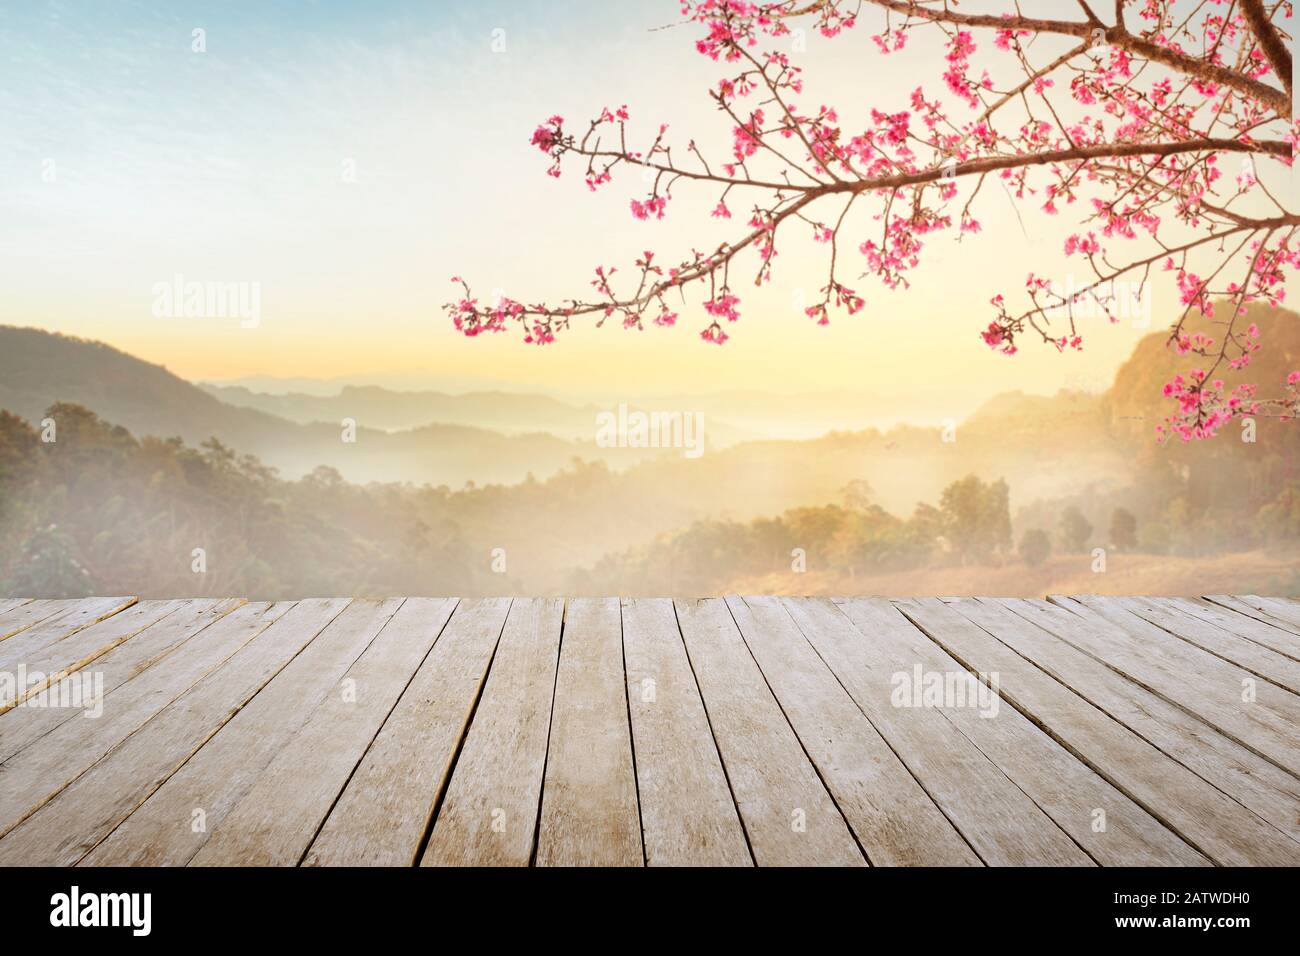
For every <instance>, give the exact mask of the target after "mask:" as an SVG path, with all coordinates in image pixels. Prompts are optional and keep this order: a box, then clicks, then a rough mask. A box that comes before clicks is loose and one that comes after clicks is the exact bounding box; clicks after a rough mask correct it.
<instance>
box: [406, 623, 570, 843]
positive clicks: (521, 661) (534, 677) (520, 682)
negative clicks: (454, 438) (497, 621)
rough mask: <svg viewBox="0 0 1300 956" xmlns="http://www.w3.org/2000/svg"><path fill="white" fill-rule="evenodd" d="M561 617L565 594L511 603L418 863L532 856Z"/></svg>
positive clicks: (561, 624)
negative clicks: (436, 815) (472, 714)
mask: <svg viewBox="0 0 1300 956" xmlns="http://www.w3.org/2000/svg"><path fill="white" fill-rule="evenodd" d="M563 624H564V601H563V600H560V599H544V598H518V599H516V600H515V601H514V602H513V603H511V605H510V614H509V616H508V617H507V618H506V624H505V630H504V631H503V632H502V634H501V641H500V643H499V644H498V646H497V650H496V655H495V656H494V657H493V658H492V669H491V671H490V672H489V674H488V677H487V683H486V684H485V685H484V687H483V694H482V696H481V698H480V699H479V703H478V707H477V708H476V709H475V711H474V720H473V722H472V723H471V724H470V727H469V732H468V733H467V734H466V737H465V744H464V747H463V748H462V749H461V753H460V756H459V757H458V758H457V760H456V771H455V773H454V774H453V775H452V777H451V781H450V782H449V783H448V785H447V791H446V795H445V797H444V798H443V802H442V807H441V809H440V810H439V812H438V819H437V821H436V822H435V823H434V826H433V833H432V834H431V835H430V837H429V844H428V846H427V847H426V849H425V852H424V856H423V857H422V859H421V863H422V864H423V865H425V866H527V865H528V864H529V863H530V862H531V860H532V857H533V849H534V846H535V837H536V834H537V814H538V810H539V808H540V806H541V798H542V775H543V773H544V772H545V769H546V744H547V739H548V738H549V736H550V730H551V704H552V701H553V699H554V694H555V670H556V666H557V663H558V661H559V657H560V630H561V628H562V626H563Z"/></svg>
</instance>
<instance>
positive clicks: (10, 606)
mask: <svg viewBox="0 0 1300 956" xmlns="http://www.w3.org/2000/svg"><path fill="white" fill-rule="evenodd" d="M31 601H32V599H31V598H0V622H3V621H4V616H5V615H6V614H8V613H9V612H10V611H12V610H14V609H15V608H19V607H22V606H23V605H24V604H30V603H31ZM0 635H4V637H7V636H8V635H7V634H4V630H3V624H0ZM4 637H0V640H4Z"/></svg>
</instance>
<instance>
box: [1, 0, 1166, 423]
mask: <svg viewBox="0 0 1300 956" xmlns="http://www.w3.org/2000/svg"><path fill="white" fill-rule="evenodd" d="M1022 6H1024V7H1025V9H1026V10H1027V11H1028V12H1042V11H1043V10H1045V9H1046V8H1047V7H1060V8H1061V9H1062V10H1070V11H1073V10H1075V9H1076V7H1075V5H1074V4H1061V3H1052V4H1044V3H1038V4H1033V3H1030V4H1027V5H1024V4H1022ZM964 8H965V7H964ZM676 17H677V3H676V0H636V2H633V0H619V2H612V0H569V2H566V3H563V4H556V3H555V2H554V0H511V2H482V0H475V2H469V0H466V2H443V3H434V2H428V0H420V2H416V0H369V2H365V3H345V2H293V3H291V2H273V0H240V2H222V3H194V2H185V0H166V2H163V0H156V2H133V3H129V2H106V0H99V2H95V0H86V2H36V0H32V2H27V3H23V4H15V5H11V7H10V8H9V9H7V10H6V13H5V16H4V20H3V22H2V23H0V115H2V116H4V118H5V127H4V134H3V135H4V139H5V146H6V148H5V149H4V150H2V151H0V182H2V185H0V219H2V220H3V222H4V227H3V230H0V284H2V285H3V288H4V290H5V294H4V296H3V300H2V301H0V322H7V323H14V324H21V325H38V326H42V327H45V328H49V329H54V330H58V331H63V332H68V333H73V334H77V335H83V336H88V337H93V338H98V339H103V340H106V341H108V342H110V343H111V344H113V345H116V346H118V347H120V348H123V349H125V350H127V351H129V352H131V353H133V354H136V355H139V356H141V357H143V358H146V359H149V360H151V361H156V362H161V363H163V364H165V365H166V366H168V367H169V368H170V369H172V370H173V371H175V372H177V373H179V374H181V375H184V376H186V377H190V378H207V379H217V378H231V377H237V376H243V375H252V374H260V375H276V376H312V377H317V376H318V377H332V376H346V375H360V374H367V373H377V372H380V373H398V372H411V371H415V370H428V371H430V372H433V373H436V374H438V375H443V376H449V377H454V378H455V379H456V380H457V381H462V380H464V379H467V378H481V379H484V380H492V381H498V382H507V383H513V384H516V385H533V384H539V385H545V386H548V387H550V388H553V389H557V390H564V391H578V392H588V393H590V392H599V391H606V392H609V393H611V394H613V393H617V392H619V391H622V390H626V391H634V392H642V393H644V392H656V391H658V392H665V391H708V390H713V389H716V388H730V387H764V388H769V389H774V390H781V391H795V390H817V389H823V388H839V387H845V388H863V389H867V390H870V391H880V390H890V391H895V392H898V393H901V394H903V395H917V396H923V395H927V396H933V394H934V393H935V391H936V390H940V391H942V392H944V393H945V394H950V395H951V396H952V401H953V403H954V412H960V411H962V410H964V409H965V408H966V407H968V406H969V404H970V403H971V402H972V401H974V400H976V399H977V398H978V397H980V396H984V395H988V394H992V393H994V392H997V391H1002V390H1006V389H1011V388H1021V389H1025V390H1033V391H1054V390H1055V389H1056V388H1057V387H1060V386H1061V385H1072V386H1075V387H1080V386H1082V387H1091V388H1102V387H1104V386H1105V385H1106V384H1107V383H1108V381H1109V379H1110V376H1111V374H1112V373H1113V371H1114V368H1115V366H1116V365H1117V363H1118V362H1119V361H1121V360H1122V358H1123V357H1125V356H1126V355H1127V354H1128V352H1129V351H1130V349H1131V348H1132V345H1133V342H1134V341H1135V340H1136V338H1137V337H1139V336H1140V335H1142V334H1144V332H1145V331H1147V330H1143V329H1138V328H1133V327H1130V326H1128V325H1121V326H1117V327H1105V328H1096V329H1085V330H1084V332H1085V335H1086V338H1087V347H1086V349H1085V351H1084V353H1083V354H1081V355H1068V356H1065V357H1062V356H1058V355H1057V354H1056V353H1055V351H1054V350H1050V349H1044V348H1041V347H1037V346H1030V347H1027V348H1026V349H1024V350H1023V352H1022V355H1021V356H1019V357H1018V358H1016V359H1012V360H1008V359H1005V358H1002V357H1000V356H997V355H994V354H992V353H990V351H989V350H988V349H987V348H986V347H985V346H984V345H983V344H982V343H981V342H980V341H979V339H978V338H977V332H978V331H979V330H980V329H981V328H982V327H983V326H984V325H986V324H987V322H988V321H989V319H990V318H991V317H992V315H991V310H990V308H989V306H988V305H987V302H988V299H989V298H990V297H991V296H992V295H993V294H994V293H996V292H998V291H1015V290H1017V289H1019V288H1020V287H1021V285H1022V283H1023V281H1024V277H1025V274H1026V273H1027V272H1029V271H1031V270H1033V271H1036V272H1040V273H1042V274H1047V275H1054V276H1056V277H1058V278H1059V279H1060V281H1062V282H1066V281H1069V280H1070V275H1069V272H1068V271H1067V267H1066V266H1065V265H1064V264H1063V262H1062V260H1061V259H1060V257H1059V256H1058V254H1057V250H1059V249H1060V245H1061V239H1062V237H1063V236H1064V235H1065V233H1066V232H1067V231H1068V227H1069V226H1071V225H1072V223H1071V222H1069V221H1052V220H1049V219H1047V218H1046V217H1044V216H1042V215H1040V214H1038V213H1037V211H1036V210H1035V209H1033V208H1030V209H1028V210H1026V211H1025V213H1024V218H1023V223H1022V222H1021V221H1020V220H1019V219H1018V218H1017V216H1016V215H1015V214H1014V213H1013V212H1012V206H1011V203H1010V200H1009V197H1008V196H1007V195H1006V194H1005V193H1004V192H1002V191H1001V190H1000V187H996V186H995V187H993V188H986V190H985V192H984V194H983V195H982V197H981V205H977V207H976V214H977V215H978V217H979V218H980V219H981V220H982V221H983V222H984V227H985V232H984V233H983V235H982V236H979V237H975V238H974V239H968V240H966V241H965V242H963V243H962V244H961V245H957V244H955V243H954V242H953V238H954V235H952V234H950V235H941V236H938V237H936V238H935V239H934V240H933V245H932V248H931V251H930V254H929V255H928V258H927V264H926V265H925V266H924V267H923V268H922V269H921V270H919V271H918V272H916V273H915V274H914V275H913V288H912V289H911V290H910V291H908V292H901V291H900V292H891V291H889V290H887V289H884V288H882V287H880V286H879V285H877V284H875V283H874V282H872V281H871V280H863V281H862V282H861V283H860V289H861V290H862V291H863V292H864V293H865V295H866V299H867V308H866V309H865V310H864V311H863V312H862V313H860V314H859V315H858V316H857V317H855V318H851V319H850V318H845V317H837V318H836V319H835V320H834V322H833V324H832V325H831V326H830V327H828V328H818V327H816V326H815V325H813V323H812V322H810V321H809V320H808V319H807V318H806V317H804V316H803V315H802V313H801V312H800V311H799V310H798V309H797V308H796V303H797V301H798V290H800V289H801V288H802V289H806V290H807V295H809V296H810V297H811V296H812V295H814V294H815V289H816V288H817V287H818V286H820V285H822V284H823V282H824V281H825V280H824V277H825V272H824V267H823V266H822V265H821V263H822V261H823V260H822V256H823V255H824V252H825V247H822V246H816V247H815V246H813V244H812V243H810V242H809V241H807V238H806V236H805V235H803V234H802V233H799V232H798V230H792V231H791V234H790V235H789V236H788V237H787V238H786V240H785V242H786V244H785V247H784V249H783V252H782V255H781V257H780V260H779V261H780V265H781V268H780V269H779V270H778V272H777V276H776V278H775V280H774V282H773V283H772V285H771V287H770V288H768V289H764V290H761V291H759V290H755V289H754V288H753V287H752V286H751V285H748V284H747V283H746V282H735V281H734V280H733V285H734V286H735V287H736V291H737V292H738V294H740V295H741V297H742V299H743V300H744V304H745V308H744V312H745V315H744V318H743V319H742V321H741V322H740V323H739V324H738V325H737V326H736V327H734V328H732V329H730V330H729V331H731V332H732V333H733V339H732V341H731V342H729V343H728V344H727V345H726V346H724V347H722V348H718V347H716V346H711V345H707V344H705V343H703V342H701V341H700V340H699V338H698V336H697V332H698V330H699V329H700V328H702V327H703V325H704V324H706V323H705V322H704V321H703V320H702V318H701V316H700V312H699V310H698V308H697V307H687V308H686V309H684V310H683V318H682V321H681V324H680V325H679V327H678V328H677V329H674V330H668V331H662V330H654V331H646V332H643V333H633V332H625V331H623V330H622V329H620V328H616V327H609V328H605V329H602V330H597V329H593V328H583V329H580V330H578V331H575V332H573V333H570V334H569V335H568V336H567V338H566V340H564V341H562V342H561V343H559V344H557V345H555V346H553V347H551V348H549V349H536V348H530V347H526V346H524V345H522V344H521V343H520V341H519V337H518V336H517V335H516V334H514V333H513V332H512V333H511V334H509V335H501V336H495V337H491V338H490V340H478V341H467V340H464V339H462V338H461V337H460V336H458V335H457V334H456V333H455V331H454V330H453V329H452V328H451V327H450V324H449V322H448V321H447V319H446V318H445V316H444V315H443V313H442V312H441V310H440V308H439V306H440V304H441V303H443V302H444V301H446V300H447V299H448V298H450V297H452V296H453V295H454V294H455V289H454V287H452V286H451V285H450V283H449V282H448V279H449V278H450V277H451V276H452V275H454V274H461V275H464V276H466V277H467V278H469V279H470V280H471V281H472V282H473V283H474V284H475V286H476V288H477V289H478V290H479V291H480V293H481V294H482V295H483V296H484V297H487V296H489V295H490V294H491V292H492V290H493V289H501V290H504V292H505V293H506V294H509V295H511V296H514V297H516V298H521V299H526V300H529V301H533V300H536V299H538V298H543V297H559V296H563V295H565V294H571V293H574V292H585V291H586V289H587V283H588V281H589V279H590V277H591V270H592V267H593V266H595V265H596V264H598V263H605V264H612V265H620V266H622V265H627V264H629V263H630V261H631V260H632V258H634V257H635V255H636V254H637V253H639V252H640V251H641V250H642V249H655V250H656V251H658V253H659V254H660V255H661V257H669V256H672V257H676V256H677V255H678V254H680V253H682V252H683V251H684V250H686V249H689V248H690V247H691V246H692V245H699V246H700V247H702V248H703V247H706V246H707V245H711V244H716V243H717V242H718V241H720V240H721V239H722V238H724V237H725V236H726V235H728V232H727V231H726V230H725V229H724V228H722V226H720V225H719V224H717V223H713V222H711V221H709V220H708V217H707V210H708V209H709V208H711V207H712V204H713V202H714V201H715V200H716V193H714V192H707V193H696V192H692V191H691V190H688V189H685V188H682V189H679V190H678V198H675V200H674V202H673V204H672V205H671V206H670V214H669V217H668V219H667V220H666V221H665V222H663V223H652V224H646V223H638V222H634V221H633V220H632V218H631V216H630V215H629V213H628V209H627V202H628V197H629V196H630V195H633V194H635V193H636V192H637V191H638V190H644V186H642V184H641V183H640V182H639V181H638V177H635V176H632V177H626V176H625V177H624V182H623V183H621V184H620V183H616V184H615V187H614V188H612V189H610V190H608V191H606V192H602V193H600V194H598V195H595V196H593V195H590V194H589V193H588V192H587V190H586V189H585V187H584V186H583V185H582V183H581V180H580V178H579V177H578V176H576V175H573V174H569V175H566V176H565V177H564V178H562V179H560V180H558V181H557V180H554V179H551V178H549V177H547V176H546V175H545V174H544V170H545V160H544V157H542V155H541V154H540V153H539V152H537V150H536V149H534V148H533V147H531V146H529V144H528V139H529V136H530V134H531V132H532V130H533V128H534V127H535V126H536V125H537V123H538V122H539V121H540V120H543V119H545V118H546V117H547V116H549V115H551V114H553V113H560V114H562V115H564V116H565V117H566V118H568V119H570V120H571V121H573V122H575V123H580V122H585V120H586V119H587V118H589V117H590V116H592V115H594V114H595V113H597V112H599V110H600V108H601V107H603V106H606V105H611V106H617V105H619V104H623V103H626V104H628V105H629V106H630V107H631V109H632V112H633V119H634V121H640V122H639V125H637V126H636V129H638V130H643V131H645V132H646V134H650V133H651V132H652V131H653V130H654V129H655V128H657V125H658V123H659V122H661V121H666V122H669V123H670V124H671V130H672V134H673V135H674V136H675V137H676V140H675V141H676V142H678V143H679V144H684V143H685V141H686V140H688V139H689V138H691V137H695V138H697V139H698V140H699V141H700V142H701V143H702V144H706V145H713V146H716V147H718V149H717V150H716V151H715V153H714V155H717V156H720V155H721V153H722V152H723V151H724V150H725V147H726V144H727V143H728V142H729V139H730V132H729V130H728V128H727V127H726V125H725V124H719V123H718V121H717V115H716V113H714V112H713V110H712V108H711V106H710V104H709V102H708V101H707V100H706V98H705V96H704V90H705V89H706V88H707V87H708V86H709V85H710V84H711V83H713V82H714V81H716V79H717V78H718V77H719V76H720V75H721V73H720V68H719V67H718V66H717V65H716V64H714V63H712V62H711V61H709V60H707V59H705V58H704V57H701V56H699V55H698V54H696V53H695V52H694V49H693V43H694V39H695V36H696V33H695V31H694V30H693V28H689V27H676V28H672V29H665V30H655V29H654V28H656V27H661V26H663V25H665V24H669V23H672V22H673V21H674V20H675V19H676ZM196 28H200V29H202V30H204V31H205V42H206V52H202V53H196V52H194V51H193V50H192V45H193V42H194V41H193V31H194V30H195V29H196ZM870 32H874V30H869V29H864V28H859V29H857V30H855V31H852V32H851V33H849V34H846V35H845V36H843V37H841V38H839V39H838V40H835V41H830V42H826V41H822V40H820V39H819V38H814V39H811V40H810V41H809V43H808V49H807V52H801V53H796V54H794V56H795V60H796V62H799V63H800V64H801V65H803V66H804V67H805V68H806V70H807V76H808V80H809V87H810V92H809V94H808V99H809V100H811V99H813V98H814V97H817V98H818V99H819V100H820V101H823V102H830V103H833V104H835V105H836V106H837V107H839V108H840V110H841V112H842V113H843V114H844V115H845V118H846V120H847V119H848V118H849V117H853V116H863V117H865V115H866V111H867V110H868V109H869V108H870V107H873V106H875V107H880V108H883V109H900V108H903V107H905V105H906V102H907V97H908V94H909V93H910V91H911V90H912V89H913V88H914V87H915V86H917V85H918V84H923V85H924V86H925V89H926V91H927V93H931V94H933V93H937V92H938V91H939V89H940V86H941V83H940V80H939V73H940V69H939V66H938V64H939V60H938V58H937V57H936V56H935V50H934V49H933V48H927V47H926V46H925V44H914V45H913V48H911V49H910V50H909V53H908V54H907V55H906V56H905V57H897V56H896V57H892V58H890V59H889V60H882V59H881V58H880V57H879V56H878V55H876V53H875V52H874V46H873V45H872V44H871V43H870V40H869V33H870ZM981 39H985V40H986V38H981ZM502 46H504V49H502ZM985 46H986V47H987V42H986V43H985ZM994 62H998V61H994ZM1003 62H1004V61H1003ZM1003 68H1004V69H1005V63H1004V66H1003ZM995 75H996V74H995ZM808 105H813V104H808ZM349 168H351V169H354V170H355V181H354V182H347V181H345V176H344V171H345V170H346V169H349ZM1058 218H1059V219H1060V220H1065V219H1066V217H1058ZM732 225H733V230H732V232H733V233H734V231H735V230H736V229H738V228H741V227H740V226H739V225H738V222H737V221H733V224H732ZM849 238H850V239H851V240H852V241H851V242H849V243H848V244H847V245H848V248H849V249H850V250H851V249H852V248H853V247H855V246H856V245H857V243H858V242H859V241H860V240H861V238H862V235H861V234H858V235H855V236H851V237H849ZM178 273H179V274H181V275H183V276H185V278H186V279H194V280H203V281H241V282H256V283H259V285H260V290H261V311H262V318H261V324H260V325H259V327H257V328H256V329H246V328H240V326H239V323H238V322H237V321H235V320H222V319H184V318H157V317H155V316H154V315H153V314H151V304H152V299H153V295H152V290H153V287H154V285H155V284H156V283H158V282H160V281H170V280H171V278H172V277H173V276H174V275H176V274H178ZM853 275H854V272H853V271H847V273H846V275H845V276H842V278H847V277H851V276H853ZM1076 278H1078V279H1079V280H1082V278H1083V277H1082V276H1076ZM1173 309H1174V307H1173V304H1172V301H1171V297H1170V296H1169V294H1168V289H1167V288H1162V289H1160V290H1159V292H1158V294H1157V296H1156V298H1155V300H1154V324H1155V327H1160V326H1162V325H1164V324H1165V323H1166V322H1167V321H1168V319H1169V318H1171V317H1172V315H1173ZM1089 332H1091V333H1093V334H1088V333H1089ZM929 404H932V403H929Z"/></svg>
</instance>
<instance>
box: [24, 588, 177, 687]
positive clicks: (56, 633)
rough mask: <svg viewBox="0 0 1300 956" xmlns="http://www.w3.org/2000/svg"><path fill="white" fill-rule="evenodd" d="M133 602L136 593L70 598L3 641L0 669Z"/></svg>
mask: <svg viewBox="0 0 1300 956" xmlns="http://www.w3.org/2000/svg"><path fill="white" fill-rule="evenodd" d="M168 603H170V602H168ZM133 604H135V598H133V597H109V598H85V599H83V600H79V601H71V602H67V604H66V605H65V606H64V607H63V608H62V609H61V610H60V611H59V612H58V613H56V614H53V615H51V616H49V617H47V618H45V619H44V620H42V621H40V622H39V623H34V624H31V625H30V626H28V627H26V628H24V629H23V630H22V631H19V632H18V633H16V634H14V635H12V636H11V637H10V638H9V639H8V640H6V641H4V643H0V672H5V671H9V672H12V671H14V670H16V669H17V667H18V665H19V664H23V663H25V662H26V661H27V660H28V659H29V658H30V657H31V656H32V655H33V654H35V653H36V652H37V651H39V650H41V649H42V648H45V647H48V646H49V645H51V644H53V643H54V642H56V641H61V640H63V639H64V638H67V637H71V636H72V635H73V634H76V633H77V632H78V631H80V630H81V629H82V628H85V627H90V626H91V625H94V624H98V623H99V622H100V621H103V620H105V619H107V618H110V617H112V616H113V615H114V614H117V613H118V612H120V611H124V610H126V609H127V608H129V607H131V605H133ZM19 610H22V609H21V608H20V609H19Z"/></svg>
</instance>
